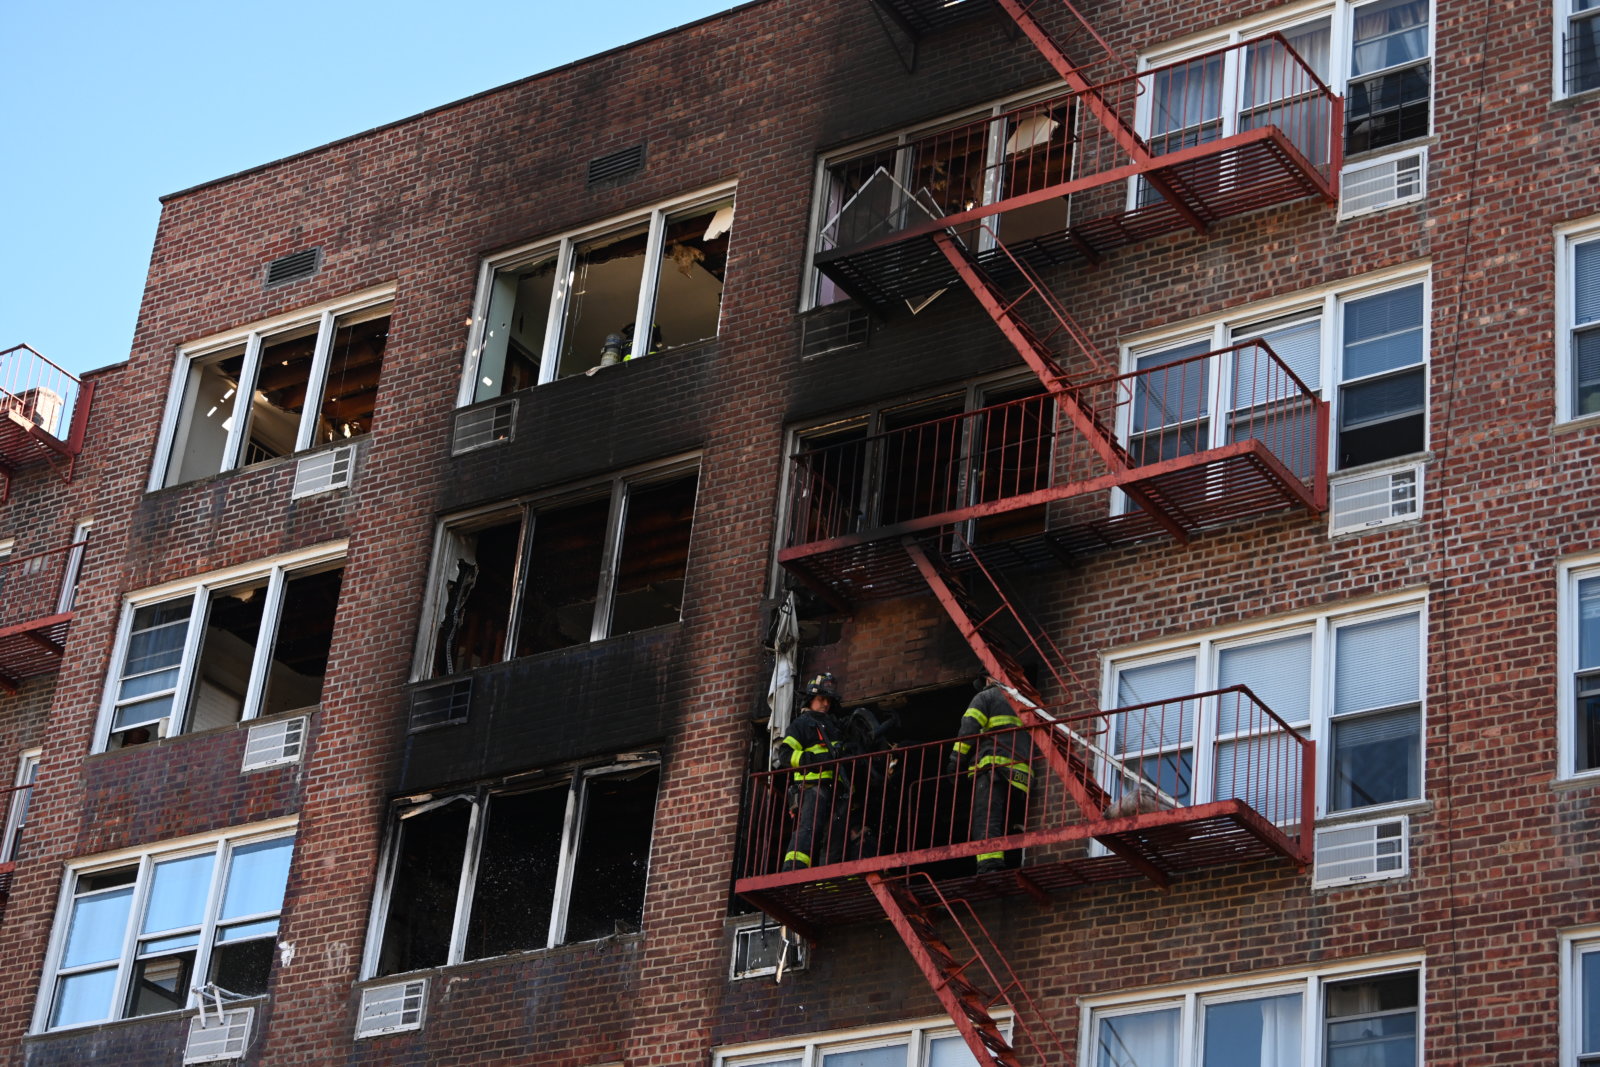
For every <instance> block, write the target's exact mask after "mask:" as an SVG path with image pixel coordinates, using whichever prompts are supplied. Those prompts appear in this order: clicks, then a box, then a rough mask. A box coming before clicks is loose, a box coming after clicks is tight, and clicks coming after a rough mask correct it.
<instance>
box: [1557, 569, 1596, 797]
mask: <svg viewBox="0 0 1600 1067" xmlns="http://www.w3.org/2000/svg"><path fill="white" fill-rule="evenodd" d="M1596 580H1600V555H1585V556H1579V557H1575V558H1573V559H1568V560H1563V561H1561V562H1560V563H1559V564H1557V566H1556V620H1557V623H1556V631H1557V643H1556V709H1557V710H1556V752H1557V768H1556V777H1557V778H1558V779H1567V780H1581V781H1595V780H1600V766H1595V767H1589V768H1579V767H1578V765H1577V762H1578V724H1577V699H1578V693H1579V688H1580V685H1581V683H1580V681H1579V675H1580V674H1582V673H1587V674H1594V673H1595V670H1594V669H1593V668H1590V669H1588V670H1587V671H1581V670H1580V669H1579V649H1578V638H1579V623H1580V620H1579V618H1578V609H1579V601H1578V587H1579V585H1580V584H1581V583H1583V582H1585V581H1596Z"/></svg>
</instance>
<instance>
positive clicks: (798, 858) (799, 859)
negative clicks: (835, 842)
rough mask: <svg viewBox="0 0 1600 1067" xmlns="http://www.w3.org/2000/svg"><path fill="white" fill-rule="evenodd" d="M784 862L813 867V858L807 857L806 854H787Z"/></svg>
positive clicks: (784, 856)
mask: <svg viewBox="0 0 1600 1067" xmlns="http://www.w3.org/2000/svg"><path fill="white" fill-rule="evenodd" d="M783 862H785V863H800V864H804V865H805V866H807V867H809V866H811V857H810V856H808V855H806V854H805V853H804V852H785V853H784V854H783Z"/></svg>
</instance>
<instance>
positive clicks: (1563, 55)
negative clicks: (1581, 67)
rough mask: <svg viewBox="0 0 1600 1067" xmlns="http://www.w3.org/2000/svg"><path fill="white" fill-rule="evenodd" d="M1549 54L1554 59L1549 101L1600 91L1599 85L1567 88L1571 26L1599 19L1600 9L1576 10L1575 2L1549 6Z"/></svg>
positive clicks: (1560, 1)
mask: <svg viewBox="0 0 1600 1067" xmlns="http://www.w3.org/2000/svg"><path fill="white" fill-rule="evenodd" d="M1551 15H1552V19H1551V37H1552V40H1551V45H1550V48H1551V52H1552V54H1553V57H1554V62H1553V65H1552V71H1553V75H1554V76H1553V78H1552V84H1551V92H1552V95H1551V99H1552V100H1566V99H1569V98H1572V97H1587V96H1588V95H1589V94H1590V93H1593V92H1595V91H1596V90H1600V84H1596V85H1591V86H1590V87H1589V88H1587V89H1569V88H1567V50H1566V40H1567V35H1568V34H1569V33H1571V31H1572V28H1573V26H1574V25H1575V24H1576V23H1578V22H1579V21H1581V20H1587V19H1600V7H1591V8H1589V9H1588V10H1586V11H1580V10H1578V4H1577V0H1555V2H1554V4H1552V5H1551Z"/></svg>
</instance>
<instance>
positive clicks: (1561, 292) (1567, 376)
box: [1555, 7, 1600, 423]
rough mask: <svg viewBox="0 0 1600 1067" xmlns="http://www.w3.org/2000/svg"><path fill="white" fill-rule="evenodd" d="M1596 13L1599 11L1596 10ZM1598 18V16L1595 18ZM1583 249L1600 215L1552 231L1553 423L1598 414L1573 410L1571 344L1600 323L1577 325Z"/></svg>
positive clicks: (1599, 238)
mask: <svg viewBox="0 0 1600 1067" xmlns="http://www.w3.org/2000/svg"><path fill="white" fill-rule="evenodd" d="M1596 10H1597V11H1600V7H1597V8H1596ZM1596 17H1597V18H1600V15H1597V16H1596ZM1585 245H1600V215H1596V216H1590V217H1589V218H1586V219H1581V220H1579V221H1577V222H1572V223H1568V224H1566V225H1564V226H1560V227H1557V228H1556V262H1555V275H1556V294H1555V296H1556V300H1555V306H1556V345H1555V348H1556V368H1555V371H1556V422H1557V423H1569V422H1587V421H1589V420H1595V419H1600V411H1594V412H1588V413H1584V412H1580V411H1578V410H1577V408H1576V405H1577V372H1578V367H1577V359H1576V345H1575V344H1574V343H1573V342H1574V340H1575V338H1576V337H1577V335H1578V334H1579V333H1580V332H1584V333H1587V332H1590V331H1600V321H1596V322H1591V323H1579V322H1578V321H1577V313H1578V309H1577V299H1576V295H1577V281H1578V272H1577V257H1578V249H1579V247H1581V246H1585Z"/></svg>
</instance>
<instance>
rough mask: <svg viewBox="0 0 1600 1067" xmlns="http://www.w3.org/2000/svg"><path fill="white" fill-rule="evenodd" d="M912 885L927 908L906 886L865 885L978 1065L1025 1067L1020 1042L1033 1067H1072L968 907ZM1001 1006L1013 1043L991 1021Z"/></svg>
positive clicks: (876, 876)
mask: <svg viewBox="0 0 1600 1067" xmlns="http://www.w3.org/2000/svg"><path fill="white" fill-rule="evenodd" d="M909 877H912V878H918V879H920V880H921V881H922V882H923V883H925V884H924V885H923V892H924V893H926V894H928V895H930V896H931V897H932V903H928V904H925V903H923V901H922V900H921V899H919V897H918V895H917V893H916V892H914V891H913V890H912V888H911V885H910V883H909V881H908V879H907V878H893V879H890V878H885V877H884V876H883V875H882V874H881V873H878V872H872V873H870V874H868V875H867V884H868V885H869V886H870V887H871V888H872V893H873V896H875V897H877V899H878V903H879V904H880V905H881V906H882V907H883V911H884V914H885V915H886V916H887V917H888V919H889V922H890V924H891V925H892V926H893V927H894V929H895V932H896V933H897V934H899V935H900V940H901V941H903V942H904V943H905V946H906V949H907V950H908V951H909V952H910V953H911V958H912V959H913V960H914V961H915V962H916V964H917V969H918V970H920V971H921V972H922V974H923V977H925V978H926V979H927V980H928V985H929V986H930V987H931V988H932V989H933V993H934V995H935V996H936V997H938V998H939V1003H940V1004H941V1005H942V1006H943V1007H944V1009H945V1011H946V1012H947V1013H948V1014H949V1016H950V1018H951V1019H952V1020H954V1021H955V1024H956V1029H957V1030H959V1031H960V1032H961V1036H962V1038H963V1039H964V1040H965V1041H966V1043H967V1048H968V1049H970V1050H971V1052H972V1055H973V1057H974V1058H975V1059H976V1061H977V1062H978V1063H979V1064H982V1065H984V1067H1022V1062H1023V1061H1022V1059H1021V1057H1020V1056H1019V1054H1018V1048H1019V1046H1020V1044H1021V1042H1020V1041H1019V1040H1018V1038H1019V1037H1020V1038H1022V1039H1023V1040H1026V1041H1027V1042H1028V1044H1029V1046H1031V1051H1034V1052H1037V1053H1038V1057H1037V1058H1038V1062H1040V1063H1051V1064H1058V1063H1067V1062H1069V1059H1068V1053H1067V1050H1066V1047H1065V1045H1064V1044H1063V1043H1062V1041H1061V1039H1060V1037H1059V1036H1058V1035H1057V1034H1056V1033H1055V1032H1054V1031H1053V1030H1052V1029H1050V1027H1049V1024H1047V1023H1045V1022H1044V1017H1043V1016H1042V1015H1041V1014H1040V1013H1039V1012H1038V1010H1037V1009H1036V1008H1035V1006H1034V1003H1033V1000H1032V998H1031V997H1029V996H1028V993H1027V991H1026V990H1025V989H1024V988H1023V987H1022V984H1021V983H1020V982H1019V981H1018V980H1017V976H1016V972H1015V971H1013V970H1012V968H1011V965H1010V963H1008V962H1007V961H1006V958H1005V956H1004V955H1003V954H1002V953H1001V952H1000V949H999V947H998V946H997V945H996V944H995V943H994V939H993V938H992V937H990V936H989V932H988V930H986V929H985V928H984V926H983V923H982V922H981V921H979V919H978V917H977V915H976V914H975V913H974V912H973V910H972V906H971V905H970V904H969V903H968V902H967V901H965V900H962V899H959V898H958V899H956V900H951V899H949V898H948V897H946V896H945V895H944V894H943V893H941V892H939V888H938V886H937V885H936V884H935V883H934V882H933V880H932V879H931V878H929V877H928V876H927V875H925V874H918V875H912V876H909ZM963 914H965V921H963V918H962V916H963ZM942 918H948V919H949V921H950V925H951V926H953V928H954V934H955V935H956V936H953V937H950V938H949V940H946V938H945V937H942V936H941V935H940V930H939V925H940V924H939V920H940V919H942ZM952 942H954V943H953V944H952ZM1000 1006H1004V1007H1005V1008H1008V1009H1010V1012H1011V1025H1012V1031H1013V1032H1012V1035H1011V1037H1010V1039H1008V1038H1007V1036H1006V1034H1005V1033H1004V1032H1003V1031H1002V1030H1001V1028H1000V1023H999V1022H998V1021H997V1020H996V1019H995V1017H994V1012H995V1009H996V1008H997V1007H1000Z"/></svg>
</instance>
